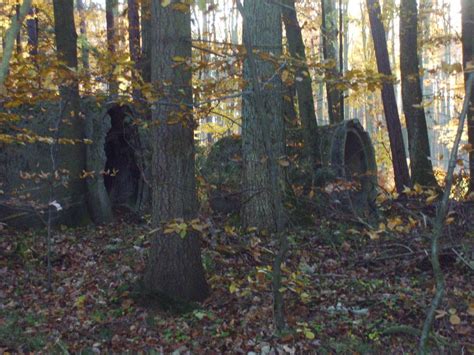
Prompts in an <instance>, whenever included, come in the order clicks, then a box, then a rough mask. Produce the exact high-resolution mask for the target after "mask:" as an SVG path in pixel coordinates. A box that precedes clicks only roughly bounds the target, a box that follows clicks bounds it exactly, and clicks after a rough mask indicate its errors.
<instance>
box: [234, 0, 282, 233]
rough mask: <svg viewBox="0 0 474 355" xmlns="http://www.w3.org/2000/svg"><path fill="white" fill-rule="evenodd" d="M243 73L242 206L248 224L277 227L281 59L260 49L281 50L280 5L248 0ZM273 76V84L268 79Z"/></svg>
mask: <svg viewBox="0 0 474 355" xmlns="http://www.w3.org/2000/svg"><path fill="white" fill-rule="evenodd" d="M243 7H244V8H243V17H244V22H243V37H244V43H245V47H246V50H247V53H248V54H247V57H246V59H245V61H244V69H243V75H244V79H245V80H246V81H247V83H248V85H247V87H246V88H245V89H244V90H245V91H249V92H250V93H249V94H246V95H244V96H243V100H242V121H243V123H242V151H243V165H244V171H243V189H244V193H243V202H244V204H243V207H242V219H243V224H244V226H245V227H257V228H259V229H267V230H278V229H279V227H278V226H279V225H281V224H282V221H281V219H282V216H281V210H282V201H281V194H282V184H281V171H280V169H279V168H278V163H277V161H276V159H277V158H279V157H281V156H282V155H283V153H284V139H283V138H284V137H283V118H282V100H281V90H282V85H281V80H280V78H279V76H278V75H276V74H275V73H276V71H277V70H278V64H275V63H272V62H271V61H269V60H262V59H261V57H260V56H259V54H258V53H256V52H260V53H262V54H266V55H267V56H268V54H269V53H271V54H272V55H274V56H276V57H278V56H279V55H280V54H281V53H282V32H281V10H280V6H278V5H276V4H273V3H270V2H266V1H261V0H245V2H244V6H243ZM268 80H271V82H270V83H269V84H270V85H263V83H267V82H268Z"/></svg>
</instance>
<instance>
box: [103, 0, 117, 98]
mask: <svg viewBox="0 0 474 355" xmlns="http://www.w3.org/2000/svg"><path fill="white" fill-rule="evenodd" d="M117 12H118V0H106V1H105V19H106V23H107V50H108V52H109V58H110V59H109V60H111V61H112V63H111V68H110V73H109V91H110V94H111V95H112V96H115V95H117V94H118V84H117V81H116V78H115V75H114V70H115V64H114V63H113V61H114V56H115V44H116V43H115V42H116V39H117V38H116V28H115V27H116V23H115V22H116V19H117Z"/></svg>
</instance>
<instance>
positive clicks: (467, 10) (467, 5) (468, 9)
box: [461, 0, 474, 192]
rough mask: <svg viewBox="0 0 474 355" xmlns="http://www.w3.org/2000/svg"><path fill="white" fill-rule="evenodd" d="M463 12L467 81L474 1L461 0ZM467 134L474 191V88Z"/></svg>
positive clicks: (472, 55)
mask: <svg viewBox="0 0 474 355" xmlns="http://www.w3.org/2000/svg"><path fill="white" fill-rule="evenodd" d="M461 9H462V10H461V13H462V54H463V65H464V79H465V81H466V82H467V77H468V75H469V73H471V72H472V71H474V35H473V33H474V2H473V1H472V0H461ZM466 92H467V87H466ZM467 112H468V114H467V134H468V142H469V144H470V145H471V146H470V147H471V148H470V151H469V173H470V179H469V192H473V191H474V90H472V91H471V97H470V107H469V110H468V111H467Z"/></svg>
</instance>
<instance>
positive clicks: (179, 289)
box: [144, 0, 208, 301]
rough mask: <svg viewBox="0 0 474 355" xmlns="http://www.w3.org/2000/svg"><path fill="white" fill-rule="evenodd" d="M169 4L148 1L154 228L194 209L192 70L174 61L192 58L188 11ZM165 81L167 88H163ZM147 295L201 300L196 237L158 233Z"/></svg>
mask: <svg viewBox="0 0 474 355" xmlns="http://www.w3.org/2000/svg"><path fill="white" fill-rule="evenodd" d="M177 3H180V2H179V0H173V1H172V2H171V4H170V5H168V6H166V7H163V6H162V5H161V1H160V0H152V36H153V37H152V41H151V43H152V68H151V69H152V80H153V84H154V85H155V87H156V89H157V90H158V91H159V92H161V94H162V96H161V98H160V101H159V102H158V103H156V106H155V107H154V108H153V109H152V114H153V121H154V122H155V123H156V125H154V126H153V127H154V128H153V162H152V174H153V182H154V184H153V224H154V226H160V225H161V223H163V222H169V221H170V220H172V219H176V218H181V219H183V220H184V221H189V220H191V219H193V218H196V215H197V211H198V202H197V193H196V181H195V175H194V174H195V167H194V164H195V163H194V154H195V148H194V122H193V116H192V107H193V106H192V100H193V96H192V86H191V79H192V76H191V70H190V68H188V67H187V65H186V64H184V63H182V64H179V65H177V63H176V62H175V61H174V60H173V58H175V57H182V58H186V59H188V60H190V59H191V18H190V12H189V9H188V10H187V11H184V12H183V11H182V9H175V8H174V7H173V5H174V4H177ZM164 82H169V83H170V85H163V83H164ZM144 281H145V287H146V289H147V290H148V291H150V292H153V293H157V294H159V295H162V296H164V297H166V298H168V299H173V300H177V299H178V300H185V301H200V300H203V299H204V298H206V296H207V294H208V286H207V283H206V280H205V278H204V269H203V267H202V262H201V252H200V246H199V238H198V235H196V234H195V233H192V232H189V231H188V233H187V235H186V236H185V237H184V238H181V237H180V236H179V235H177V234H161V235H158V236H157V237H156V239H155V241H154V243H153V247H152V251H151V255H150V260H149V264H148V267H147V270H146V273H145V279H144Z"/></svg>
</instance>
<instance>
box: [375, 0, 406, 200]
mask: <svg viewBox="0 0 474 355" xmlns="http://www.w3.org/2000/svg"><path fill="white" fill-rule="evenodd" d="M367 8H368V11H369V20H370V28H371V30H372V38H373V40H374V48H375V57H376V59H377V67H378V71H379V73H381V74H384V75H386V76H387V77H390V76H391V75H392V71H391V69H390V60H389V57H388V49H387V39H386V37H385V30H384V27H383V24H382V21H381V14H380V4H379V2H378V0H367ZM382 101H383V108H384V112H385V120H386V122H387V129H388V135H389V139H390V150H391V152H392V164H393V171H394V174H395V186H396V188H397V191H398V192H402V191H403V189H404V187H405V186H409V185H410V184H411V183H410V175H409V173H408V165H407V160H406V155H405V147H404V144H403V136H402V127H401V124H400V117H399V115H398V109H397V101H396V99H395V91H394V89H393V84H392V83H389V82H386V81H385V82H384V83H383V86H382Z"/></svg>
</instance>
